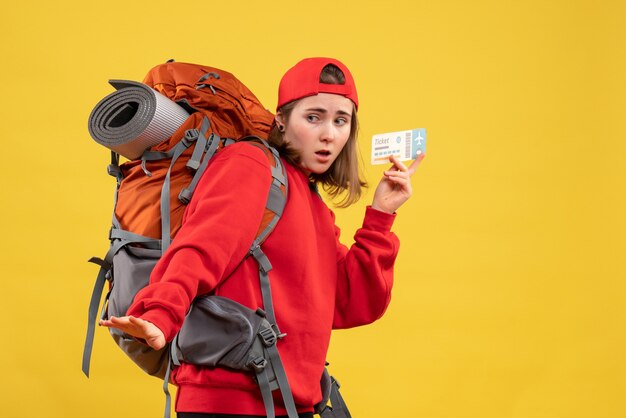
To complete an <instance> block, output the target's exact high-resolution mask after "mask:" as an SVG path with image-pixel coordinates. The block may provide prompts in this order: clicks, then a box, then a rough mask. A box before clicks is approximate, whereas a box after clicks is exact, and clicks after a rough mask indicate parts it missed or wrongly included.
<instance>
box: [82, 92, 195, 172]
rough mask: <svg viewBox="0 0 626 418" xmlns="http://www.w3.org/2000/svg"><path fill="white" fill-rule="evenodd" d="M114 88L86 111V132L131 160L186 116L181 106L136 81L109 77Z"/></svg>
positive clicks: (174, 128)
mask: <svg viewBox="0 0 626 418" xmlns="http://www.w3.org/2000/svg"><path fill="white" fill-rule="evenodd" d="M109 83H110V84H111V85H112V86H113V87H115V88H116V89H117V91H115V92H113V93H111V94H109V95H108V96H106V97H105V98H104V99H102V100H100V102H99V103H98V104H97V105H96V106H95V107H94V108H93V110H92V111H91V114H90V115H89V134H90V135H91V137H92V138H93V139H94V140H95V141H96V142H97V143H99V144H101V145H104V146H105V147H107V148H109V149H110V150H112V151H114V152H116V153H118V154H120V155H122V156H124V157H126V158H128V159H129V160H134V159H136V158H139V157H141V154H143V152H144V151H145V150H146V149H148V148H150V147H151V146H153V145H156V144H158V143H160V142H163V141H165V140H166V139H167V138H169V137H170V136H171V135H172V134H173V133H174V132H175V131H176V130H177V129H178V128H179V127H180V126H181V125H182V124H183V122H185V120H186V119H187V118H188V117H189V113H187V111H186V110H185V109H183V108H182V107H181V106H179V105H178V104H176V103H175V102H173V101H172V100H170V99H169V98H167V97H165V96H164V95H162V94H161V93H159V92H158V91H156V90H154V89H153V88H151V87H149V86H147V85H145V84H143V83H138V82H136V81H129V80H109Z"/></svg>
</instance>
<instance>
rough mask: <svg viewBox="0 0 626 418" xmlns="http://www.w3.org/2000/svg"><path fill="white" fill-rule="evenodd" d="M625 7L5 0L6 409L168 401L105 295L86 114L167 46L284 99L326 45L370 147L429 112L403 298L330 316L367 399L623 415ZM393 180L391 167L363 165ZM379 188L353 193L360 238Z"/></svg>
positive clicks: (396, 411)
mask: <svg viewBox="0 0 626 418" xmlns="http://www.w3.org/2000/svg"><path fill="white" fill-rule="evenodd" d="M625 17H626V6H625V4H624V2H618V1H600V2H597V1H565V0H560V1H545V0H532V1H523V2H508V1H504V2H503V1H495V0H494V1H479V2H476V3H471V2H465V1H460V0H459V1H449V0H448V1H439V2H437V1H421V0H419V1H414V0H413V1H409V0H406V1H397V0H387V1H363V0H360V1H356V0H344V1H337V2H296V1H271V0H270V1H233V2H226V1H221V2H208V1H204V2H200V1H179V2H165V1H152V2H147V1H143V0H141V1H119V0H115V1H108V2H87V1H85V2H79V1H75V2H72V1H68V0H62V1H56V2H55V1H51V2H43V1H40V2H35V1H29V0H24V1H19V2H18V1H11V2H5V4H4V6H2V12H1V13H0V39H1V41H0V42H1V44H0V45H1V46H0V59H1V64H0V77H1V84H0V85H1V87H0V94H1V99H0V106H1V107H0V110H1V113H0V114H1V117H2V123H1V124H0V133H1V134H0V138H1V139H2V152H3V159H2V174H1V175H0V181H1V182H2V205H1V207H0V211H1V212H0V222H1V228H0V231H2V239H1V240H0V246H1V251H0V257H1V259H0V274H1V276H0V277H1V280H2V284H1V286H2V287H1V292H0V330H1V336H2V343H1V348H0V358H1V359H2V367H1V369H2V377H1V378H0V398H1V399H2V400H3V402H2V403H1V404H0V416H3V417H55V418H56V417H94V418H97V417H159V416H161V414H162V408H163V397H162V393H161V391H160V384H159V382H158V381H157V380H156V379H154V378H151V377H148V376H144V375H143V374H142V372H141V371H139V369H137V368H135V366H134V365H132V364H131V363H130V362H129V361H128V360H127V359H126V358H125V357H124V355H123V354H122V353H121V352H120V351H119V350H118V349H117V348H116V347H115V346H114V344H113V342H112V340H111V339H110V337H109V336H108V335H107V333H106V331H105V330H104V329H98V330H97V333H96V342H95V347H94V360H93V365H92V377H91V379H89V380H88V379H86V378H85V377H84V376H83V375H82V373H81V372H80V359H81V350H82V344H83V338H84V330H85V326H86V314H87V304H88V299H89V296H90V292H91V288H92V284H93V280H94V279H95V275H96V272H97V268H96V267H95V266H93V265H91V264H88V263H87V262H86V260H87V259H88V258H89V257H91V256H102V255H104V253H105V251H106V249H107V246H108V242H107V239H106V234H107V231H108V224H109V221H110V211H111V208H112V206H111V205H112V196H113V195H112V193H113V186H114V183H113V179H112V178H110V177H109V176H107V175H106V172H105V169H106V164H107V160H108V152H107V151H106V150H105V149H104V148H102V147H101V146H99V145H97V144H96V143H95V142H94V141H92V140H91V138H90V137H89V134H88V132H87V118H88V115H89V112H90V111H91V109H92V108H93V106H94V105H95V104H96V103H97V102H98V101H99V100H100V99H101V98H102V97H104V95H106V94H108V93H109V92H111V91H112V88H111V87H110V86H108V84H107V80H108V79H109V78H127V79H134V80H141V79H142V78H143V76H144V74H145V73H146V71H147V70H148V69H149V68H150V67H152V66H153V65H156V64H158V63H161V62H164V61H165V60H167V59H169V58H175V59H176V60H177V61H187V62H197V63H203V64H207V65H213V66H216V67H220V68H223V69H226V70H228V71H231V72H233V73H235V74H236V75H237V76H238V77H239V78H240V79H241V80H242V81H243V82H244V83H246V84H247V85H248V86H249V87H250V88H251V89H252V90H253V91H254V92H255V93H256V94H257V95H258V97H259V98H260V99H261V101H262V102H263V103H264V104H266V106H267V107H270V108H273V107H274V105H275V100H276V89H277V85H278V81H279V78H280V76H281V75H282V73H283V72H284V71H285V70H286V69H287V68H288V67H289V66H291V65H292V64H294V63H295V62H296V61H297V60H299V59H300V58H303V57H306V56H320V55H321V56H334V57H337V58H339V59H341V60H342V61H344V62H345V63H346V64H347V65H348V66H349V68H351V70H352V72H353V74H354V76H355V78H356V81H357V85H358V87H359V94H360V99H361V110H360V119H361V122H362V126H361V148H362V154H363V157H364V159H365V160H366V161H369V152H370V143H369V141H370V139H371V136H372V135H373V134H376V133H382V132H389V131H394V130H402V129H411V128H417V127H425V128H427V130H428V140H429V143H428V152H427V155H428V156H427V158H426V160H425V161H424V163H423V164H422V166H421V167H420V169H419V170H418V173H417V174H416V175H415V177H414V181H413V183H414V188H415V194H414V197H413V198H412V199H411V200H410V201H409V202H408V203H407V204H406V205H405V206H404V207H402V208H401V209H400V211H399V216H398V219H397V222H396V224H395V227H394V228H395V231H396V232H397V233H398V235H399V236H400V238H401V242H402V248H401V253H400V256H399V259H398V262H397V277H396V285H395V288H394V295H393V300H392V304H391V306H390V308H389V310H388V312H387V315H386V316H385V317H384V318H383V319H382V320H380V321H379V322H377V323H375V324H373V325H371V326H369V327H363V328H360V329H355V330H347V331H341V332H337V333H335V334H334V337H333V344H332V348H331V351H330V353H329V360H330V361H331V363H332V364H331V369H332V372H333V373H334V374H335V375H336V376H338V377H339V379H340V381H341V383H342V384H343V388H342V392H343V393H344V396H345V397H346V398H347V400H348V402H349V406H350V407H351V410H352V412H353V416H354V417H355V418H367V417H372V418H373V417H426V418H458V417H467V418H522V417H523V418H539V417H550V418H552V417H554V418H557V417H559V418H561V417H562V418H577V417H580V418H583V417H584V418H590V417H593V418H599V417H606V418H617V417H624V416H626V362H625V360H624V355H625V352H626V338H625V336H624V335H625V332H624V331H625V326H624V323H625V320H626V308H625V302H626V300H625V299H626V298H625V291H626V286H625V285H624V279H625V278H626V274H625V268H624V256H623V254H624V250H626V243H625V238H624V237H625V233H626V224H625V221H624V214H625V209H626V207H625V206H626V205H625V198H624V192H625V183H626V168H625V164H624V162H623V160H624V157H625V156H626V146H625V145H624V134H625V133H626V129H625V123H624V117H623V112H624V109H626V107H625V105H626V99H625V97H626V82H625V76H624V75H625V74H626V65H625V64H626V58H625V57H626V55H625V52H626V51H625V48H624V45H625V41H626V38H625V36H626V29H625V27H626V25H625V23H626V22H625ZM365 169H366V176H367V179H368V180H369V182H370V183H371V184H372V185H375V184H376V182H377V178H378V177H379V176H380V174H381V171H382V167H381V166H376V167H371V166H369V164H366V165H365ZM371 195H372V192H371V191H370V192H369V194H368V195H367V196H366V197H365V198H364V199H363V200H362V202H361V203H360V204H358V205H356V206H355V207H353V208H350V209H348V210H343V211H341V210H338V211H337V212H338V213H337V214H338V222H339V225H340V226H341V227H342V228H343V230H344V240H345V241H347V242H348V241H349V239H350V237H351V235H352V233H353V232H354V230H355V228H357V227H358V225H359V223H360V220H361V216H362V212H363V207H364V205H365V204H367V203H368V202H369V201H370V200H371Z"/></svg>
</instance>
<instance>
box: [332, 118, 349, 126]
mask: <svg viewBox="0 0 626 418" xmlns="http://www.w3.org/2000/svg"><path fill="white" fill-rule="evenodd" d="M335 123H336V124H337V125H340V126H341V125H345V124H346V123H348V121H347V120H346V119H344V118H339V119H337V120H335Z"/></svg>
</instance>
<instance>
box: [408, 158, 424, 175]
mask: <svg viewBox="0 0 626 418" xmlns="http://www.w3.org/2000/svg"><path fill="white" fill-rule="evenodd" d="M424 157H426V154H419V155H418V156H417V157H415V161H413V162H412V163H411V165H410V166H409V170H408V171H409V174H410V175H411V176H412V175H413V174H414V173H415V171H416V170H417V167H419V165H420V164H421V163H422V160H423V159H424Z"/></svg>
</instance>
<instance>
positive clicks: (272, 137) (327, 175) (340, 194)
mask: <svg viewBox="0 0 626 418" xmlns="http://www.w3.org/2000/svg"><path fill="white" fill-rule="evenodd" d="M320 82H321V83H325V84H344V83H345V82H346V80H345V76H344V75H343V72H342V71H341V70H340V69H339V68H338V67H336V66H334V65H332V64H329V65H327V66H326V67H324V69H323V70H322V73H321V74H320ZM298 101H299V100H295V101H293V102H290V103H287V104H285V105H283V106H282V107H281V108H280V109H278V111H279V112H280V113H281V114H282V116H283V118H284V121H285V123H289V117H290V116H291V112H292V111H293V108H294V107H295V106H296V104H297V103H298ZM358 131H359V122H358V119H357V112H356V108H355V107H354V106H353V107H352V118H351V122H350V136H349V137H348V141H347V142H346V145H345V146H344V147H343V149H342V150H341V152H340V153H339V155H338V156H337V159H336V160H335V161H334V162H333V164H332V165H331V166H330V168H329V169H328V170H327V171H326V172H324V173H321V174H315V173H313V174H311V175H310V176H309V178H310V180H311V181H312V182H313V183H315V184H318V185H321V186H322V189H323V190H324V191H325V192H326V193H328V194H329V195H330V196H331V198H332V199H338V201H336V206H338V207H347V206H350V205H351V204H353V203H356V202H357V201H358V200H359V198H360V197H361V193H362V188H363V187H366V186H367V183H366V182H365V181H364V180H362V179H361V176H360V172H359V162H358V161H359V156H358V145H357V138H358ZM283 134H284V133H283V132H281V131H280V130H279V129H278V126H277V125H276V124H274V125H273V126H272V129H271V130H270V133H269V137H268V142H269V143H270V144H272V145H273V146H274V147H276V149H278V152H279V153H280V154H281V155H282V156H283V157H284V158H285V159H286V160H287V161H289V162H290V163H291V164H293V165H295V166H297V165H299V163H300V157H299V155H298V154H297V152H296V151H294V150H293V149H292V148H290V147H289V145H288V144H287V143H286V142H285V141H284V138H283Z"/></svg>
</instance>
